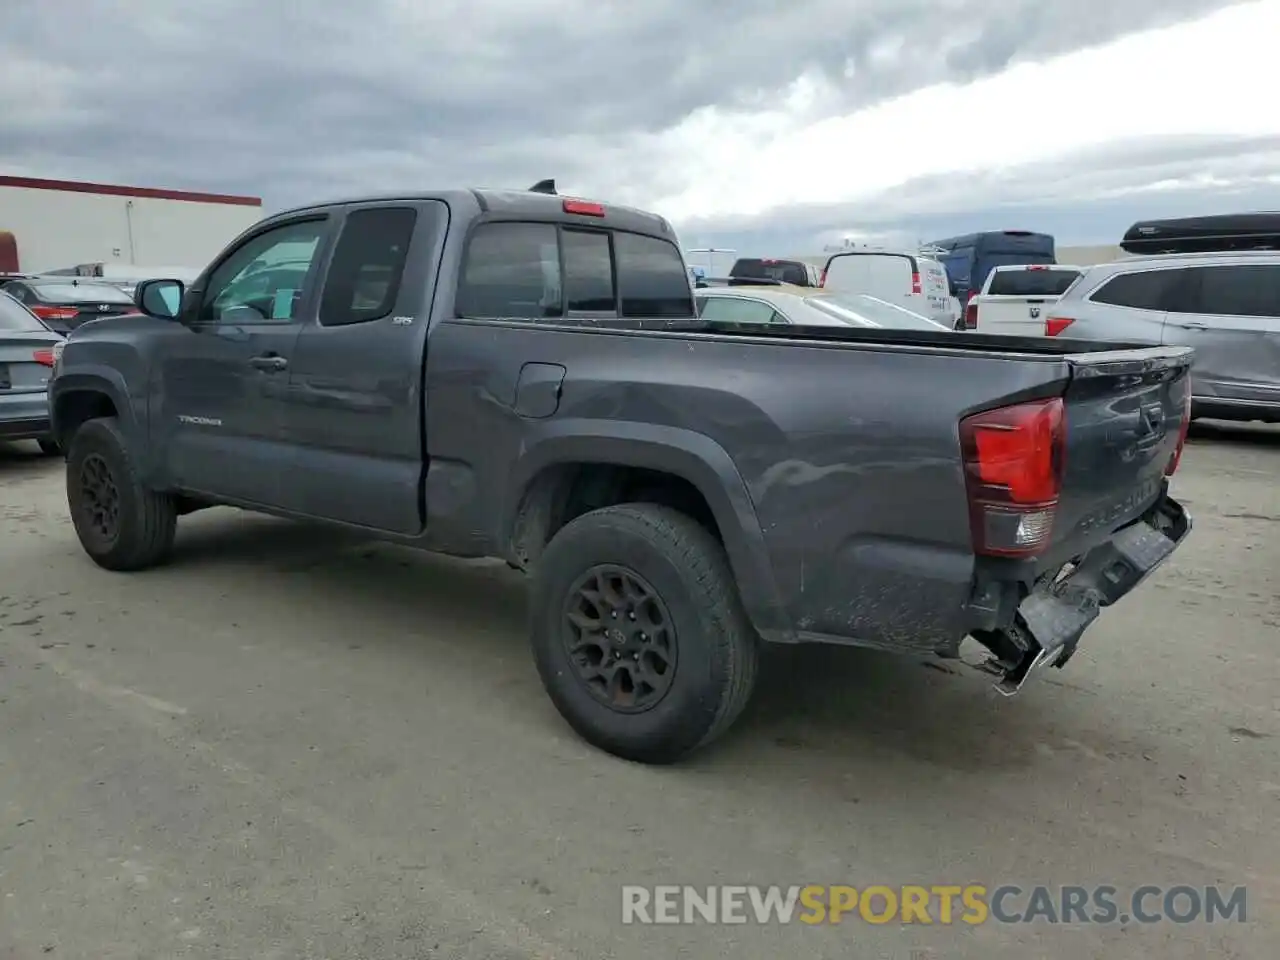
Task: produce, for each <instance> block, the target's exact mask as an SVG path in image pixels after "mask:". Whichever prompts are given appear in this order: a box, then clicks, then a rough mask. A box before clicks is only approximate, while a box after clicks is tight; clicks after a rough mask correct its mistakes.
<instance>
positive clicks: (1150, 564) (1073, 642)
mask: <svg viewBox="0 0 1280 960" xmlns="http://www.w3.org/2000/svg"><path fill="white" fill-rule="evenodd" d="M1190 531H1191V516H1190V514H1188V513H1187V511H1186V510H1185V509H1184V508H1183V507H1182V505H1181V504H1179V503H1178V502H1177V501H1175V500H1172V499H1170V498H1169V497H1165V498H1163V500H1162V501H1161V502H1160V503H1159V504H1158V505H1157V506H1155V507H1154V508H1152V510H1150V511H1149V512H1148V513H1147V514H1146V515H1145V516H1143V517H1142V519H1141V520H1139V521H1137V522H1136V523H1132V524H1130V525H1129V526H1127V527H1125V528H1124V529H1122V530H1119V531H1117V532H1116V534H1115V535H1114V536H1113V537H1112V538H1111V539H1110V540H1108V541H1107V542H1106V543H1104V544H1102V545H1100V546H1098V547H1095V548H1094V549H1093V550H1091V551H1090V552H1089V553H1087V554H1085V556H1084V557H1082V558H1081V559H1080V561H1079V562H1078V563H1077V564H1075V565H1074V566H1071V565H1068V566H1067V567H1065V568H1064V569H1063V570H1062V571H1059V573H1058V575H1057V576H1056V577H1054V578H1052V579H1051V580H1049V581H1048V582H1045V583H1042V584H1040V585H1038V586H1037V587H1036V589H1035V590H1033V591H1032V592H1031V593H1030V594H1029V595H1028V596H1027V597H1026V599H1024V600H1023V601H1022V603H1021V604H1020V605H1019V606H1018V610H1017V613H1016V615H1015V616H1014V622H1013V625H1012V626H1011V627H1010V628H1009V629H1006V630H1001V631H998V632H995V633H993V634H988V635H976V634H975V637H976V638H977V639H978V640H979V641H980V642H981V643H983V644H984V645H985V646H987V647H988V649H990V650H991V651H992V653H993V657H992V659H990V660H989V661H988V662H987V663H986V664H985V665H984V669H986V670H988V671H989V672H991V673H993V674H995V675H997V676H998V677H999V678H1000V679H999V680H998V681H997V683H996V689H997V690H999V691H1000V692H1001V693H1003V694H1005V695H1006V696H1012V695H1013V694H1015V693H1017V692H1018V691H1019V690H1021V689H1022V686H1023V684H1025V683H1026V681H1027V679H1028V678H1029V677H1030V676H1031V675H1032V674H1033V673H1034V672H1035V671H1037V670H1039V669H1040V668H1042V667H1048V666H1054V667H1058V668H1061V667H1063V666H1065V665H1066V663H1067V661H1068V660H1070V659H1071V656H1072V654H1074V653H1075V651H1076V647H1077V645H1078V644H1079V643H1080V637H1081V636H1082V635H1083V634H1084V631H1085V630H1086V629H1087V628H1088V627H1089V625H1090V624H1091V623H1093V621H1094V620H1096V619H1097V617H1098V614H1099V613H1100V612H1101V611H1102V608H1103V607H1109V606H1111V604H1113V603H1115V602H1116V601H1117V600H1119V599H1120V598H1121V597H1123V596H1125V594H1127V593H1129V592H1130V591H1131V590H1133V589H1134V588H1135V587H1136V586H1138V584H1140V583H1141V582H1142V581H1143V580H1145V579H1146V578H1147V577H1148V576H1149V575H1150V574H1151V573H1152V571H1154V570H1155V569H1156V568H1157V567H1159V566H1160V565H1161V564H1162V563H1164V561H1165V560H1167V559H1169V557H1170V556H1171V555H1172V554H1173V551H1174V550H1176V549H1177V548H1178V546H1179V544H1181V543H1182V541H1183V540H1185V539H1186V537H1187V534H1188V533H1190Z"/></svg>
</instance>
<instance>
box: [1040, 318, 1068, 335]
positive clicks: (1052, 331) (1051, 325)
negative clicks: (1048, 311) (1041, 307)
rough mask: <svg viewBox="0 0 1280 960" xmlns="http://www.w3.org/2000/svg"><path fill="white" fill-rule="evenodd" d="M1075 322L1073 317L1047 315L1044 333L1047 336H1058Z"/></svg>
mask: <svg viewBox="0 0 1280 960" xmlns="http://www.w3.org/2000/svg"><path fill="white" fill-rule="evenodd" d="M1074 322H1075V321H1074V320H1073V319H1072V318H1071V317H1046V318H1045V321H1044V335H1045V336H1046V337H1056V336H1057V335H1058V334H1060V333H1061V332H1062V331H1063V330H1065V329H1067V327H1069V326H1071V324H1072V323H1074Z"/></svg>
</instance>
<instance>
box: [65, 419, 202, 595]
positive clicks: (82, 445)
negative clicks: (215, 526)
mask: <svg viewBox="0 0 1280 960" xmlns="http://www.w3.org/2000/svg"><path fill="white" fill-rule="evenodd" d="M67 506H68V507H69V508H70V510H71V522H72V523H73V524H74V526H75V528H76V536H78V537H79V538H80V545H81V546H82V547H83V548H84V551H85V553H87V554H88V555H89V557H90V559H92V560H93V562H94V563H96V564H98V566H100V567H104V568H105V569H107V570H141V569H143V568H145V567H150V566H154V565H156V564H158V563H161V562H162V561H164V560H165V559H167V557H168V555H169V553H170V551H171V550H172V549H173V538H174V533H175V530H176V524H177V509H176V506H175V503H174V499H173V497H171V496H169V495H167V494H162V493H156V492H155V491H153V490H150V489H148V488H147V487H146V486H144V485H143V483H142V481H141V479H140V478H139V476H138V473H137V468H136V467H135V466H134V463H133V460H132V459H131V458H130V456H129V450H128V447H127V445H126V443H125V439H124V436H123V435H122V434H121V433H120V427H119V424H117V422H116V421H115V419H114V418H103V419H99V420H90V421H88V422H87V423H85V424H84V425H83V426H82V427H80V429H79V430H77V431H76V433H75V436H74V437H73V438H72V439H71V445H70V448H69V449H68V451H67Z"/></svg>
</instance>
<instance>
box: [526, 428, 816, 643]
mask: <svg viewBox="0 0 1280 960" xmlns="http://www.w3.org/2000/svg"><path fill="white" fill-rule="evenodd" d="M572 463H599V464H609V465H613V466H619V467H638V468H643V469H647V470H656V471H660V472H663V473H668V474H671V475H673V476H676V477H680V478H681V479H683V480H686V481H688V482H689V483H691V484H693V486H694V487H695V488H696V489H697V490H698V491H699V492H700V493H701V494H702V496H703V498H704V499H705V500H706V502H707V505H708V506H709V507H710V508H711V512H712V515H713V516H714V517H715V521H716V525H717V526H718V527H719V529H720V534H721V537H722V538H723V541H724V546H725V551H726V553H728V556H729V563H730V565H731V566H732V568H733V573H734V577H735V579H736V580H737V585H738V593H739V595H740V596H741V598H742V603H743V606H744V607H745V608H746V611H747V614H748V616H750V618H751V621H752V623H753V625H754V626H755V628H756V630H757V631H758V632H759V633H760V635H761V636H762V637H764V638H765V639H766V640H771V641H775V642H795V634H794V630H793V628H792V625H791V623H790V622H789V621H788V618H787V615H786V612H785V608H784V607H783V605H782V600H781V595H780V593H779V591H778V586H777V582H776V581H775V579H774V576H773V569H772V567H771V565H770V563H769V559H768V557H769V554H768V552H767V548H766V545H765V539H764V534H763V532H762V530H761V528H760V521H759V519H758V518H757V516H756V511H755V506H754V504H753V503H752V501H751V496H750V493H749V492H748V490H747V485H746V483H745V482H743V479H742V476H741V475H740V474H739V473H738V468H737V467H736V466H735V465H734V463H733V460H732V459H731V458H730V457H729V454H728V453H726V452H725V450H724V448H723V447H721V446H720V445H719V444H717V443H716V442H715V441H714V440H712V439H710V438H709V437H706V436H704V435H702V434H699V433H694V432H693V431H690V430H684V429H680V428H677V427H664V426H657V425H652V424H645V423H634V422H626V421H616V420H588V419H565V420H556V421H551V422H548V423H545V424H540V425H539V426H538V428H536V429H535V430H534V431H533V432H531V434H530V435H529V436H528V437H527V439H526V442H525V444H524V447H523V450H522V453H521V456H520V457H519V459H518V460H517V461H516V462H515V464H514V465H513V469H512V483H511V486H510V487H509V494H508V497H507V502H506V505H505V508H504V511H503V521H502V522H503V526H502V532H503V534H504V538H503V541H502V542H504V543H506V542H510V539H511V534H512V532H513V531H514V529H515V525H516V522H517V516H518V513H519V510H520V506H521V501H522V499H523V496H524V493H525V491H526V490H527V489H528V488H529V486H530V484H531V483H532V482H533V481H534V479H535V478H536V477H537V476H538V475H539V474H540V473H542V471H543V470H545V469H546V468H548V467H554V466H556V465H558V464H572Z"/></svg>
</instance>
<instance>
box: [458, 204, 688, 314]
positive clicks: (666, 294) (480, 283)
mask: <svg viewBox="0 0 1280 960" xmlns="http://www.w3.org/2000/svg"><path fill="white" fill-rule="evenodd" d="M562 252H563V262H562V260H561V257H562ZM566 311H568V312H569V313H574V312H577V313H597V314H599V313H605V314H614V313H616V314H617V315H618V316H622V317H628V318H632V319H642V318H653V319H672V318H673V319H679V318H688V317H693V316H694V315H695V314H694V307H693V290H692V287H691V286H690V283H689V274H688V273H687V272H686V270H685V266H684V261H683V260H682V259H681V257H680V251H679V250H677V249H676V247H675V245H674V244H672V243H669V242H668V241H666V240H661V239H658V238H656V237H645V236H641V235H639V234H634V233H623V232H620V231H619V232H614V233H610V232H608V231H587V230H578V229H574V228H571V227H566V228H564V229H563V230H557V227H556V226H555V225H554V224H550V223H487V224H482V225H481V226H480V227H478V228H477V229H476V231H475V233H473V234H472V236H471V240H470V242H469V245H468V248H467V257H466V265H465V266H464V267H463V274H462V282H461V284H460V285H459V288H458V300H457V311H456V312H457V315H458V316H460V317H474V318H482V319H484V318H487V319H504V318H511V319H539V318H553V317H554V318H559V317H563V316H564V315H565V312H566Z"/></svg>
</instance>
